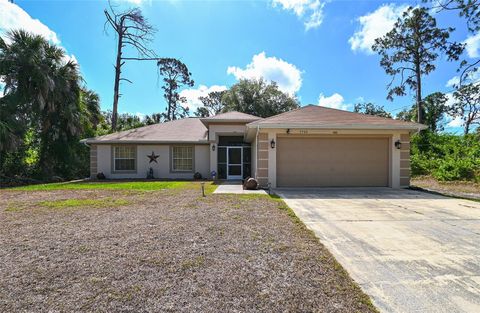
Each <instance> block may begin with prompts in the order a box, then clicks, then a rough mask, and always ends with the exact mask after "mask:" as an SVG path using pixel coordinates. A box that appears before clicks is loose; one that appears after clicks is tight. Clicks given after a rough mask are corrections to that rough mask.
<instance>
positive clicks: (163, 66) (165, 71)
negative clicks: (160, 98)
mask: <svg viewBox="0 0 480 313" xmlns="http://www.w3.org/2000/svg"><path fill="white" fill-rule="evenodd" d="M157 65H158V69H159V73H160V75H161V76H163V82H164V85H163V87H162V89H163V90H164V97H165V100H166V101H167V108H166V111H167V112H165V113H164V119H165V120H166V121H171V120H176V119H177V118H179V117H180V118H182V117H185V116H186V115H187V113H188V112H187V111H186V110H185V108H184V107H183V106H182V104H184V103H185V102H186V99H185V98H184V97H181V96H180V93H179V89H180V88H182V87H183V86H187V87H191V86H193V85H194V81H193V80H192V73H190V72H189V71H188V68H187V66H186V65H185V64H184V63H183V62H181V61H179V60H177V59H173V58H162V59H160V60H159V61H158V62H157ZM179 105H180V106H179Z"/></svg>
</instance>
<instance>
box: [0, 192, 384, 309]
mask: <svg viewBox="0 0 480 313" xmlns="http://www.w3.org/2000/svg"><path fill="white" fill-rule="evenodd" d="M107 198H111V199H126V200H128V201H129V203H130V204H128V205H123V206H117V205H115V204H114V203H113V202H112V205H111V206H106V207H103V206H102V207H89V206H88V205H87V206H75V207H72V208H68V209H64V210H58V209H52V208H48V207H40V206H39V205H38V203H40V202H42V201H55V200H66V199H107ZM82 203H83V202H82ZM85 203H88V202H85ZM12 205H17V206H22V208H23V209H22V210H20V211H15V212H9V211H7V210H6V209H7V207H9V206H12ZM279 205H282V204H281V202H279V201H278V200H272V199H270V198H268V197H266V196H259V197H239V196H235V195H209V196H207V197H206V198H203V197H201V195H200V191H199V188H191V189H187V190H174V191H173V190H164V191H158V192H131V191H130V192H123V191H121V190H75V191H73V190H72V191H35V192H33V191H0V246H1V247H2V249H0V264H2V266H1V267H0V311H2V312H19V311H22V312H23V311H52V312H57V311H58V312H64V311H75V312H85V311H99V312H106V311H109V312H159V311H162V312H179V311H180V312H206V311H208V312H212V311H213V312H232V311H236V312H239V311H240V312H251V311H268V312H277V311H282V312H285V311H290V312H291V311H296V312H298V311H301V312H312V311H322V312H373V311H375V309H374V308H373V307H372V306H371V304H370V303H369V299H368V297H367V296H365V295H364V294H363V293H362V292H361V291H360V289H359V288H358V287H357V286H356V285H355V284H354V283H353V281H352V280H351V279H350V277H349V276H348V274H346V272H345V271H344V270H343V269H342V268H341V266H340V265H339V264H338V263H337V262H336V261H335V259H334V258H333V257H332V256H331V254H330V253H329V252H328V251H327V250H326V249H325V248H324V247H323V246H322V245H321V244H320V243H319V242H318V241H317V239H316V238H315V237H314V236H313V234H312V233H311V232H310V231H308V230H307V229H306V228H305V227H304V226H303V224H301V223H298V222H295V220H294V219H292V217H291V216H289V212H288V210H286V209H285V207H282V208H283V209H279Z"/></svg>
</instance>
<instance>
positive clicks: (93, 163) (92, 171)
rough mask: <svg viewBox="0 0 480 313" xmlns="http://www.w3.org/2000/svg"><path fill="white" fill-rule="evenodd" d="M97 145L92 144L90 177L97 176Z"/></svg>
mask: <svg viewBox="0 0 480 313" xmlns="http://www.w3.org/2000/svg"><path fill="white" fill-rule="evenodd" d="M97 172H98V171H97V145H91V146H90V177H91V178H95V177H96V176H97Z"/></svg>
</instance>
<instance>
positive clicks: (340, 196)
mask: <svg viewBox="0 0 480 313" xmlns="http://www.w3.org/2000/svg"><path fill="white" fill-rule="evenodd" d="M275 193H277V194H278V195H280V196H281V197H282V198H283V199H284V200H285V202H286V203H287V204H288V205H289V206H290V207H291V208H292V209H293V210H294V211H295V213H296V214H297V216H298V217H299V218H300V219H302V221H303V222H304V223H305V224H306V225H307V226H308V227H309V228H310V229H312V230H313V231H314V232H315V234H316V235H317V236H318V237H319V238H320V241H321V242H322V243H323V244H324V245H325V246H326V247H327V248H328V249H329V250H330V251H331V252H332V253H333V255H334V256H335V257H336V259H337V260H338V261H339V262H340V263H341V264H342V265H343V267H344V268H345V269H346V270H347V271H348V272H349V273H350V275H351V276H352V278H353V279H354V280H355V281H356V282H357V283H358V284H359V285H360V286H361V287H362V289H363V290H364V291H365V292H366V293H367V294H368V295H370V296H371V298H372V300H373V302H374V304H375V305H376V306H377V307H378V308H379V309H380V311H382V312H402V313H403V312H405V313H408V312H412V313H413V312H422V313H429V312H431V313H442V312H445V313H454V312H480V203H478V202H474V201H468V200H461V199H453V198H447V197H443V196H438V195H433V194H428V193H423V192H417V191H411V190H395V189H389V188H355V189H342V188H328V189H290V190H275Z"/></svg>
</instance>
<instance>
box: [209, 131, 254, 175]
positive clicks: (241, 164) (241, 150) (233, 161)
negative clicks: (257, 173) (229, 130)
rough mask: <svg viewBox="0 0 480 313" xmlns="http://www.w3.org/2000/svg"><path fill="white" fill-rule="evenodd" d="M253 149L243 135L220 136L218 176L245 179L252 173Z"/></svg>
mask: <svg viewBox="0 0 480 313" xmlns="http://www.w3.org/2000/svg"><path fill="white" fill-rule="evenodd" d="M251 163H252V150H251V148H250V144H249V143H246V142H244V141H243V136H220V137H219V141H218V155H217V164H218V169H217V173H218V178H219V179H229V180H235V179H243V178H246V177H249V176H250V175H251V168H252V165H251Z"/></svg>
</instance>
